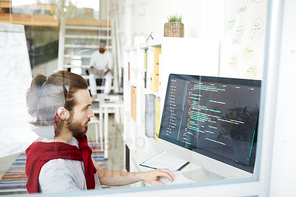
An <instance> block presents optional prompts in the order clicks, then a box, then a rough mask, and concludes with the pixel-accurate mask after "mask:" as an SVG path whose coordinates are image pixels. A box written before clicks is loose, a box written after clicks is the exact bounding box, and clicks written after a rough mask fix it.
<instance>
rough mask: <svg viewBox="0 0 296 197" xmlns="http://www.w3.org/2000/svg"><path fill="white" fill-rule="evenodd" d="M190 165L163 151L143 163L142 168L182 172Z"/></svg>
mask: <svg viewBox="0 0 296 197" xmlns="http://www.w3.org/2000/svg"><path fill="white" fill-rule="evenodd" d="M188 163H189V162H188V161H186V160H184V159H181V158H179V157H177V156H174V155H171V154H169V153H167V152H164V151H162V152H160V153H158V154H157V155H155V156H153V157H151V158H150V159H148V160H146V161H144V162H143V163H141V164H140V166H144V167H148V168H153V169H157V168H168V169H169V170H171V171H174V170H181V169H182V168H183V167H185V166H186V165H187V164H188Z"/></svg>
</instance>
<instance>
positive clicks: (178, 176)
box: [158, 171, 195, 185]
mask: <svg viewBox="0 0 296 197" xmlns="http://www.w3.org/2000/svg"><path fill="white" fill-rule="evenodd" d="M172 173H173V175H174V181H173V182H171V181H170V180H169V179H168V178H166V177H163V176H161V177H159V178H158V181H160V182H162V183H163V184H165V185H175V184H188V183H195V182H194V181H192V180H191V179H188V178H187V177H185V176H184V175H183V174H182V173H181V172H180V171H172Z"/></svg>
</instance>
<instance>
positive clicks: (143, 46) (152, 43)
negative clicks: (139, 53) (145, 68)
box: [139, 39, 162, 49]
mask: <svg viewBox="0 0 296 197" xmlns="http://www.w3.org/2000/svg"><path fill="white" fill-rule="evenodd" d="M161 44H162V39H158V40H150V41H148V42H145V43H143V44H140V45H139V48H141V49H147V48H149V47H161Z"/></svg>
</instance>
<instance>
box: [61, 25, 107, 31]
mask: <svg viewBox="0 0 296 197" xmlns="http://www.w3.org/2000/svg"><path fill="white" fill-rule="evenodd" d="M65 29H76V30H77V29H78V30H97V31H111V27H98V26H97V25H96V26H95V27H93V26H65Z"/></svg>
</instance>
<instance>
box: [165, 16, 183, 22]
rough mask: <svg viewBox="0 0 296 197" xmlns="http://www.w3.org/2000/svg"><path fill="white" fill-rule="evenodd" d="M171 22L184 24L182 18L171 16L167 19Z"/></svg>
mask: <svg viewBox="0 0 296 197" xmlns="http://www.w3.org/2000/svg"><path fill="white" fill-rule="evenodd" d="M167 18H168V21H169V22H180V23H181V22H182V16H178V15H170V16H168V17H167Z"/></svg>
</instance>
